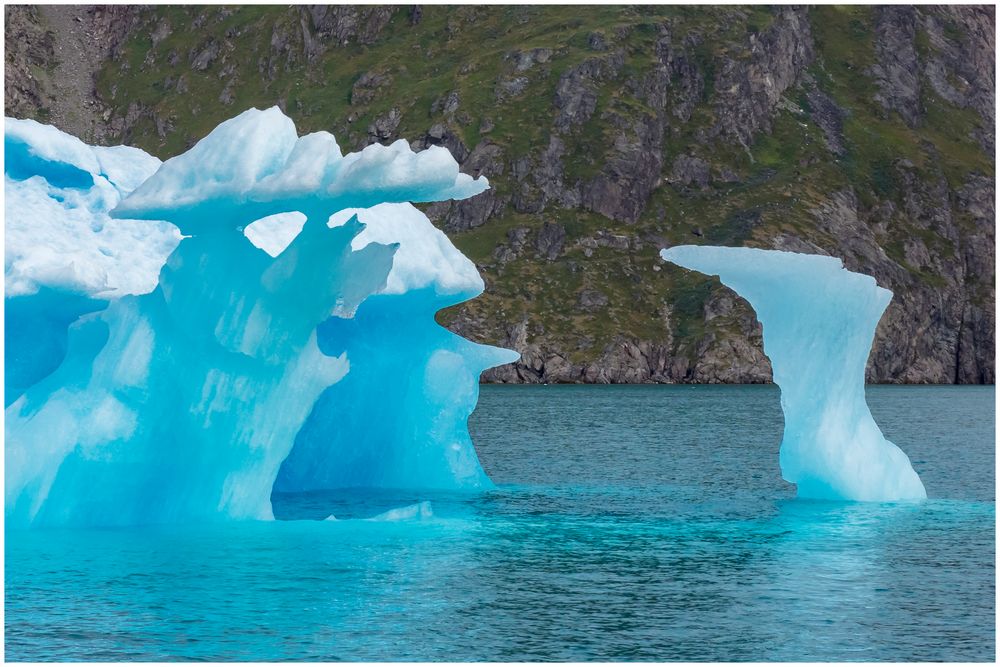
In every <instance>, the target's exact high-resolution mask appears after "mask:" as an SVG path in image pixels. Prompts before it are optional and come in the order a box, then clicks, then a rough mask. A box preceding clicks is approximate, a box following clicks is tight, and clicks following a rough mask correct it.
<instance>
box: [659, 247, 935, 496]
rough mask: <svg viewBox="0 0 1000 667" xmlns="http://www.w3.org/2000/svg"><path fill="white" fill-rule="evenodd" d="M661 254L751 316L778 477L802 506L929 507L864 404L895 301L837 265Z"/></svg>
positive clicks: (756, 253)
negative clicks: (826, 502) (868, 373)
mask: <svg viewBox="0 0 1000 667" xmlns="http://www.w3.org/2000/svg"><path fill="white" fill-rule="evenodd" d="M660 254H661V256H662V257H663V259H665V260H667V261H669V262H673V263H674V264H678V265H679V266H682V267H685V268H688V269H692V270H694V271H699V272H701V273H704V274H708V275H715V276H719V278H720V280H721V281H722V283H723V284H724V285H726V286H727V287H729V288H731V289H732V290H733V291H735V292H736V293H737V294H739V295H740V296H742V297H743V298H745V299H746V300H747V301H748V302H750V305H751V306H752V307H753V309H754V310H755V311H756V313H757V319H758V320H760V323H761V324H762V325H763V328H764V352H765V353H766V354H767V356H768V357H769V358H770V360H771V366H772V368H773V371H774V381H775V383H777V384H778V386H779V387H780V388H781V409H782V411H783V412H784V415H785V432H784V436H783V438H782V441H781V451H780V461H781V473H782V476H783V477H784V479H785V480H786V481H788V482H791V483H793V484H795V485H797V491H798V495H799V496H800V497H802V498H818V499H831V500H860V501H896V500H915V499H922V498H926V497H927V493H926V491H925V490H924V485H923V483H921V481H920V478H919V477H918V476H917V473H916V472H915V471H914V470H913V467H912V466H911V465H910V460H909V458H907V456H906V454H904V453H903V451H902V450H900V449H899V447H897V446H896V445H894V444H893V443H891V442H889V441H888V440H886V439H885V437H884V436H883V435H882V432H881V431H880V430H879V428H878V425H876V423H875V420H874V419H873V418H872V415H871V412H870V411H869V409H868V404H867V403H866V401H865V365H866V363H867V361H868V355H869V353H870V351H871V346H872V340H873V338H874V335H875V327H876V326H877V325H878V322H879V319H880V318H881V317H882V313H883V312H884V311H885V309H886V306H888V305H889V301H890V300H891V299H892V292H890V291H889V290H887V289H883V288H881V287H879V286H878V285H877V284H876V283H875V279H874V278H872V277H871V276H866V275H862V274H859V273H853V272H850V271H847V270H846V269H845V268H844V265H843V263H842V262H841V261H840V260H839V259H837V258H835V257H823V256H819V255H804V254H799V253H792V252H782V251H777V250H759V249H756V248H720V247H712V246H676V247H673V248H668V249H666V250H663V251H661V253H660Z"/></svg>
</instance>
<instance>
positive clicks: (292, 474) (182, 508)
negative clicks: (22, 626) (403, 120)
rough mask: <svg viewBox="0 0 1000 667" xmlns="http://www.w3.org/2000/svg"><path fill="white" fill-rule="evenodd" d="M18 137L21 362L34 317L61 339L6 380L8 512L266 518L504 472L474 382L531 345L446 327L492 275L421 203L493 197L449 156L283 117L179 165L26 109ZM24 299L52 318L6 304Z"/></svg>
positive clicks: (14, 177)
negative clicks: (327, 502) (302, 130)
mask: <svg viewBox="0 0 1000 667" xmlns="http://www.w3.org/2000/svg"><path fill="white" fill-rule="evenodd" d="M5 144H6V146H7V147H8V151H9V150H10V148H9V147H10V146H11V145H14V146H15V147H16V149H17V151H20V152H19V153H18V155H22V156H24V157H23V159H18V160H15V161H13V162H12V161H11V160H10V158H8V163H7V164H8V166H7V169H6V174H5V176H6V180H5V188H6V190H7V193H8V199H7V209H6V211H7V216H8V223H7V224H8V240H7V248H6V257H7V261H6V263H5V273H6V276H7V283H8V293H7V294H6V295H5V296H6V297H7V298H6V300H5V302H6V305H7V307H8V321H7V327H6V331H5V339H6V343H7V353H6V354H7V359H8V363H9V360H10V359H11V357H15V358H20V357H21V356H25V355H26V352H25V349H26V348H27V347H29V346H30V345H31V341H32V336H33V335H34V331H35V329H36V327H37V326H38V322H39V320H41V319H46V318H48V319H49V320H51V321H52V323H51V328H52V329H53V330H57V329H58V328H59V327H62V330H63V332H64V334H63V340H61V341H57V342H56V343H55V344H53V345H50V346H48V347H46V348H45V350H44V352H43V353H39V354H36V355H34V357H37V358H34V357H33V358H31V359H28V360H27V361H25V362H24V363H23V364H22V365H23V366H24V367H25V368H26V369H27V371H30V372H27V371H26V372H24V373H21V374H19V376H18V377H17V378H16V381H15V382H13V383H11V382H10V377H9V375H8V378H5V379H6V380H7V381H6V382H5V386H6V387H7V391H8V395H10V393H11V387H12V386H14V388H15V396H14V398H13V400H10V399H9V400H8V403H9V407H7V410H6V454H5V456H6V473H5V475H6V499H5V500H6V516H7V521H8V525H25V524H57V525H58V524H102V525H121V524H137V523H157V522H171V521H188V520H192V519H216V518H236V519H243V518H256V519H268V518H271V517H272V512H271V506H270V495H271V493H272V491H273V490H284V491H289V490H292V491H294V490H305V489H318V488H344V487H386V486H396V487H401V488H448V489H456V488H457V489H461V488H483V487H488V486H489V485H490V482H489V479H488V478H487V477H486V475H485V474H484V473H483V471H482V468H481V467H480V465H479V461H478V459H477V457H476V454H475V450H474V449H473V447H472V443H471V440H470V439H469V435H468V430H467V425H466V420H467V418H468V416H469V414H470V413H471V411H472V409H473V408H474V407H475V403H476V400H477V397H478V384H477V381H478V377H479V373H480V372H481V371H482V370H484V369H485V368H488V367H490V366H492V365H496V364H499V363H506V362H508V361H512V360H513V359H515V358H516V356H517V355H516V354H515V353H513V352H511V351H509V350H502V349H499V348H493V347H489V346H483V345H477V344H474V343H471V342H469V341H466V340H464V339H462V338H461V337H459V336H456V335H455V334H452V333H450V332H449V331H447V330H446V329H444V328H442V327H440V326H439V325H437V324H436V323H435V321H434V314H435V312H436V311H437V310H439V309H440V308H442V307H445V306H448V305H452V304H455V303H460V302H462V301H465V300H467V299H470V298H473V297H474V296H476V295H477V294H479V293H480V292H481V291H482V289H483V283H482V280H481V279H480V277H479V275H478V273H477V272H476V270H475V266H474V265H473V264H472V263H471V262H470V261H469V260H468V259H467V258H465V257H464V256H462V255H461V253H459V252H458V251H457V250H456V249H455V248H454V246H452V245H451V244H450V242H449V241H448V240H447V237H445V236H444V235H443V234H442V233H441V232H440V231H438V230H436V229H435V228H434V227H433V225H431V223H430V221H429V220H427V218H426V217H425V216H424V215H423V214H422V213H420V211H419V210H417V209H416V208H415V207H413V206H412V204H410V203H409V202H421V201H441V200H445V199H450V198H456V199H460V198H465V197H469V196H472V195H474V194H476V193H478V192H481V191H483V190H484V189H486V187H488V184H487V183H486V180H485V179H483V178H479V179H475V180H474V179H472V178H471V177H469V176H467V175H465V174H461V173H459V171H458V165H457V164H456V163H455V161H454V160H453V159H452V157H451V155H450V154H449V153H448V152H447V151H446V150H445V149H442V148H430V149H427V150H425V151H422V152H420V153H413V152H412V151H411V150H410V149H409V147H408V146H407V145H406V143H405V142H402V141H400V142H396V143H395V144H393V145H391V146H380V145H373V146H369V147H367V148H366V149H364V150H363V151H360V152H358V153H349V154H347V155H343V154H342V153H341V152H340V149H339V147H338V146H337V143H336V141H335V140H334V138H333V136H332V135H330V134H328V133H325V132H318V133H315V134H310V135H305V136H303V137H298V136H297V134H296V131H295V127H294V125H293V123H292V121H291V120H290V119H288V118H287V117H285V116H284V114H282V113H281V112H280V111H279V110H278V109H277V108H272V109H268V110H265V111H259V110H256V109H251V110H249V111H247V112H245V113H243V114H241V115H239V116H237V117H236V118H233V119H231V120H229V121H226V122H224V123H222V124H221V125H220V126H219V127H217V128H216V129H215V130H213V131H212V132H211V133H210V134H209V135H208V136H207V137H205V138H204V139H203V140H202V141H200V142H198V143H197V144H196V145H195V146H194V147H193V148H191V149H190V150H189V151H187V152H186V153H184V154H182V155H180V156H178V157H175V158H172V159H170V160H167V161H166V162H164V163H163V164H162V165H160V164H159V163H158V162H157V161H156V160H155V158H151V157H150V156H147V155H145V154H142V153H141V151H135V150H134V149H127V148H117V149H96V148H92V147H88V146H86V145H84V144H83V143H82V142H79V141H77V140H75V139H73V138H71V137H68V135H65V134H63V133H61V132H58V130H55V129H54V128H49V127H46V126H42V125H38V124H34V123H31V122H30V121H13V120H11V119H8V120H7V123H6V126H5ZM11 192H14V193H15V196H16V197H19V198H18V199H16V200H15V201H13V202H12V200H11V197H10V194H11ZM81 209H83V210H81ZM349 209H350V210H349ZM12 221H13V225H14V226H15V227H17V230H18V233H17V234H15V235H14V236H13V238H12V236H11V234H10V230H11V225H12ZM163 221H168V222H163ZM123 230H125V231H123ZM178 230H179V231H178ZM181 234H183V235H184V237H183V239H181ZM178 241H179V243H178ZM39 249H41V250H39ZM94 250H96V253H97V254H99V255H100V257H97V254H94V252H93V251H94ZM168 255H169V256H168ZM140 256H141V257H140ZM102 258H106V259H102ZM43 260H44V261H43ZM164 260H165V261H164ZM46 261H47V262H48V264H46ZM161 265H162V268H161ZM39 267H41V268H39ZM67 267H71V268H70V269H67ZM12 284H13V285H15V288H14V291H13V292H11V288H10V285H12ZM53 295H56V296H53ZM24 296H30V297H32V298H34V299H35V300H36V301H37V303H34V310H35V311H38V313H39V315H38V316H37V317H21V316H16V317H11V313H12V311H11V308H10V306H11V303H12V302H13V301H14V300H15V299H17V298H22V297H24ZM64 296H65V297H66V299H69V300H68V301H66V302H64V301H63V300H62V299H63V297H64ZM26 310H27V311H31V310H32V309H31V308H29V309H26ZM15 314H16V309H15ZM56 337H57V338H58V336H56ZM28 356H30V355H28ZM15 385H16V386H15Z"/></svg>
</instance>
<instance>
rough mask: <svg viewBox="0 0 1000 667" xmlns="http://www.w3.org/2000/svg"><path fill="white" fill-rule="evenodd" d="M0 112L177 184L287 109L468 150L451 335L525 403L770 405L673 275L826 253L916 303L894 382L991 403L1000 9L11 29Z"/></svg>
mask: <svg viewBox="0 0 1000 667" xmlns="http://www.w3.org/2000/svg"><path fill="white" fill-rule="evenodd" d="M5 11H6V18H7V31H6V35H5V39H6V54H7V55H6V58H7V62H6V68H5V89H6V93H7V96H6V100H7V101H6V105H7V107H6V113H7V114H8V115H13V116H18V117H32V118H38V119H40V120H44V121H48V122H53V123H55V124H56V125H58V126H60V127H62V128H63V129H65V130H68V131H70V132H73V133H75V134H78V135H80V136H82V137H84V138H85V139H88V140H90V141H92V142H98V143H120V142H125V143H130V144H134V145H137V146H140V147H142V148H144V149H146V150H147V151H150V152H151V153H154V154H155V155H157V156H159V157H161V158H166V157H169V156H171V155H175V154H177V153H179V152H181V151H183V150H184V149H185V148H186V147H188V146H190V145H191V144H192V143H193V142H195V141H197V140H198V139H199V138H200V137H202V136H203V135H204V134H205V133H207V132H208V131H209V130H210V129H211V128H212V127H214V126H215V125H216V124H217V123H218V122H220V121H222V120H224V119H225V118H228V117H230V116H232V115H234V114H236V113H238V112H240V111H242V110H244V109H246V108H247V107H250V106H257V107H266V106H270V105H273V104H278V105H279V106H281V107H282V109H284V110H285V111H286V113H288V114H289V115H291V116H292V117H293V118H294V119H295V121H296V123H297V125H298V127H299V128H300V129H301V130H303V131H312V130H320V129H323V130H329V131H332V132H333V133H335V134H336V136H337V138H338V140H339V141H340V143H341V145H342V146H345V147H346V148H350V149H356V148H361V147H363V146H365V145H367V144H369V143H372V142H391V141H393V140H395V139H397V138H399V137H406V138H407V139H410V140H412V143H413V145H414V147H415V148H422V147H425V146H429V145H444V146H446V147H448V148H449V149H450V150H451V151H452V153H453V154H454V155H455V157H456V158H457V159H458V160H459V161H460V162H461V164H462V169H463V170H464V171H466V172H468V173H471V174H477V175H478V174H485V175H486V176H488V177H489V179H490V182H491V183H492V184H493V186H494V187H493V189H492V190H490V191H489V192H487V193H484V194H482V195H480V196H478V197H476V198H474V199H471V200H468V201H465V202H461V203H451V204H440V205H433V206H430V207H428V208H427V213H428V215H430V216H431V218H432V219H433V220H434V221H435V222H436V224H438V225H440V226H441V227H442V228H443V229H444V230H445V231H446V232H447V233H448V234H449V235H450V237H451V238H452V240H453V241H454V242H455V244H456V245H457V246H458V247H459V248H461V249H462V250H463V251H464V252H465V253H466V254H467V255H468V256H470V257H471V258H473V259H474V260H475V261H476V263H477V264H478V265H479V266H480V268H481V270H482V273H483V275H484V277H485V279H486V282H487V291H486V294H484V295H483V296H482V297H481V298H479V299H476V300H474V301H472V302H470V303H467V304H464V305H463V306H460V307H457V308H454V309H452V310H450V311H446V312H444V313H442V314H441V316H440V318H441V321H442V322H443V323H445V324H446V325H447V326H449V327H450V328H452V329H453V330H456V331H459V332H460V333H462V334H463V335H466V336H468V337H470V338H473V339H476V340H480V341H484V342H490V343H496V344H500V345H506V346H509V347H513V348H515V349H517V350H518V351H520V352H521V353H522V355H523V357H522V361H521V362H520V363H518V364H516V365H511V366H508V367H503V368H500V369H497V370H496V371H494V372H492V373H491V374H490V376H489V377H488V378H487V379H492V380H496V381H505V382H579V381H583V382H650V381H653V382H762V381H767V380H768V379H769V377H770V368H769V365H768V362H767V359H766V357H764V355H763V353H762V352H761V347H760V342H761V338H760V326H759V324H758V323H757V321H756V319H755V318H754V316H753V313H752V312H751V311H750V310H749V308H748V307H747V306H746V304H745V303H744V302H743V301H742V300H741V299H739V298H737V297H736V296H735V295H734V294H733V293H732V292H730V291H729V290H727V289H725V288H723V287H721V286H720V285H719V283H718V281H716V280H713V279H708V278H705V277H702V276H700V275H696V274H691V273H687V272H685V271H683V270H680V269H678V268H676V267H673V266H670V265H666V264H664V263H663V262H661V261H660V260H659V259H658V257H657V250H658V249H659V248H660V247H663V246H668V245H674V244H679V243H713V244H729V245H750V246H757V247H765V248H781V249H788V250H798V251H805V252H813V253H823V254H832V255H836V256H838V257H841V258H843V259H844V261H845V263H846V264H847V266H848V268H850V269H852V270H856V271H862V272H865V273H869V274H872V275H874V276H875V277H876V278H877V279H878V282H879V284H881V285H883V286H885V287H888V288H889V289H891V290H893V291H894V292H895V293H896V298H895V299H894V300H893V303H892V305H891V306H890V307H889V310H888V311H887V315H886V316H885V317H884V318H883V321H882V323H881V325H880V327H879V330H878V333H877V337H876V343H875V347H874V351H873V354H872V356H871V359H870V362H869V369H868V370H869V379H870V380H872V381H878V382H961V383H992V382H993V381H994V321H995V290H994V273H995V258H994V248H995V240H994V238H995V218H994V188H995V183H994V168H995V166H994V162H993V155H994V91H995V72H994V50H995V43H994V11H993V8H992V7H917V8H914V7H898V6H896V7H857V6H855V7H832V6H823V7H815V8H794V7H776V8H767V7H743V8H740V7H725V8H710V7H695V8H685V7H601V6H589V7H478V6H477V7H457V8H456V7H450V8H449V7H437V6H434V7H430V6H428V7H419V6H415V7H406V8H403V7H345V6H336V7H327V6H321V7H265V6H251V7H243V8H225V7H209V8H205V7H144V8H135V7H123V6H116V7H66V6H63V7H38V8H33V7H27V6H7V7H6V8H5Z"/></svg>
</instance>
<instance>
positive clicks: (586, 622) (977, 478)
mask: <svg viewBox="0 0 1000 667" xmlns="http://www.w3.org/2000/svg"><path fill="white" fill-rule="evenodd" d="M868 398H869V403H870V404H871V406H872V412H873V413H874V414H875V418H876V420H877V421H878V422H879V424H880V425H881V426H882V429H883V431H884V432H885V435H886V436H887V437H888V438H889V439H890V440H893V441H894V442H895V443H896V444H898V445H900V446H901V447H902V448H903V450H904V451H906V452H907V454H909V456H910V458H911V460H912V461H913V463H914V467H915V468H916V470H917V472H919V473H920V476H921V478H922V479H923V481H924V484H925V486H926V487H927V492H928V494H929V495H930V497H931V499H930V500H928V501H927V502H923V503H915V504H896V505H893V504H884V505H882V504H862V503H827V502H808V501H799V500H795V499H794V490H793V488H792V487H791V486H790V485H788V484H786V483H785V482H783V481H782V480H781V477H780V471H779V469H778V443H779V441H780V438H781V423H782V422H781V412H780V408H779V406H778V391H777V389H776V388H774V387H767V386H747V387H720V386H715V387H711V386H697V387H693V386H675V387H665V386H648V387H647V386H642V387H623V386H618V387H616V386H611V387H591V386H587V387H561V386H559V387H557V386H550V387H489V386H488V387H483V391H482V398H481V401H480V406H479V408H478V410H477V411H476V413H475V414H474V415H473V417H472V419H471V423H470V427H471V429H472V433H473V436H474V439H475V442H476V445H477V449H478V450H479V454H480V457H481V459H482V461H483V465H484V466H485V468H486V470H487V472H488V473H489V474H490V475H491V477H492V478H493V480H494V481H495V482H496V483H497V488H496V489H495V490H493V491H490V492H487V493H482V494H477V495H471V496H461V495H442V494H429V493H408V492H405V491H400V492H391V493H379V494H374V493H369V494H362V495H358V494H350V495H345V494H337V493H328V494H310V495H308V496H305V495H302V496H281V497H275V498H274V503H275V512H276V514H277V515H278V516H280V517H283V518H287V519H315V518H322V517H325V516H328V515H330V514H334V515H336V516H337V517H338V519H341V520H339V521H324V522H318V521H306V520H300V521H276V522H269V523H258V522H251V523H238V524H226V525H220V526H208V527H184V528H171V529H142V530H138V529H135V530H113V531H112V530H106V531H93V530H92V531H64V530H59V531H55V530H44V531H43V530H36V531H28V532H12V531H8V532H7V534H6V536H5V537H6V540H5V553H6V563H5V576H6V599H5V611H6V615H5V621H4V623H5V629H6V639H5V642H6V646H5V648H6V659H7V660H15V661H20V660H32V661H35V660H175V659H180V660H222V661H228V660H408V661H409V660H500V661H507V660H615V661H625V660H647V661H649V660H652V661H669V660H719V661H736V660H753V661H799V660H810V661H829V660H861V661H880V660H893V661H925V660H934V661H939V660H945V661H992V660H993V659H994V657H995V629H994V628H995V626H994V586H995V572H994V551H995V504H994V488H995V485H994V473H995V471H994V460H995V459H994V389H993V388H992V387H987V388H983V387H871V388H869V390H868ZM394 509H395V512H394V513H391V514H390V515H389V517H386V518H392V519H396V520H392V521H351V520H344V519H363V518H370V517H373V516H375V515H378V514H381V513H384V512H387V511H390V510H394Z"/></svg>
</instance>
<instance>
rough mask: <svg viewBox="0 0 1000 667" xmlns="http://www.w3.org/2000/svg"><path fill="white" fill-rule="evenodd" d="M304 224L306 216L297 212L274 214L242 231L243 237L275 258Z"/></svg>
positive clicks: (256, 221) (293, 238)
mask: <svg viewBox="0 0 1000 667" xmlns="http://www.w3.org/2000/svg"><path fill="white" fill-rule="evenodd" d="M304 224H306V216H305V215H304V214H302V213H299V212H298V211H289V212H287V213H275V214H274V215H269V216H267V217H266V218H261V219H260V220H255V221H253V222H251V223H250V224H249V225H247V226H246V227H245V228H244V229H243V235H244V236H246V237H247V238H248V239H249V240H250V243H252V244H254V245H255V246H257V247H258V248H260V249H261V250H263V251H264V252H266V253H267V254H268V255H270V256H271V257H277V256H278V255H280V254H281V253H283V252H284V251H285V248H287V247H288V245H289V244H290V243H291V242H292V241H294V240H295V237H296V236H298V235H299V232H301V231H302V226H303V225H304Z"/></svg>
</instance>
